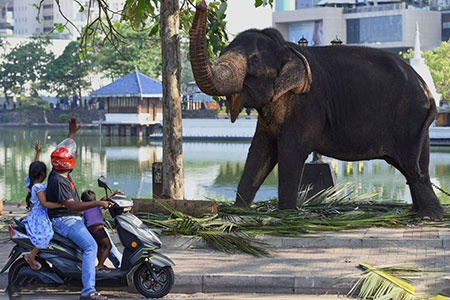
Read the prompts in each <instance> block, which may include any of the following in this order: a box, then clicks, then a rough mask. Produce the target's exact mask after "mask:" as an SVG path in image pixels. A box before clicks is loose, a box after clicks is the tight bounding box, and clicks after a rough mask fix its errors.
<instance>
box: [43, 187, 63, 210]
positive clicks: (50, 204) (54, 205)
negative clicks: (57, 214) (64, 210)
mask: <svg viewBox="0 0 450 300" xmlns="http://www.w3.org/2000/svg"><path fill="white" fill-rule="evenodd" d="M37 196H38V199H39V202H40V203H41V205H42V206H43V207H45V208H60V207H63V205H62V204H61V203H55V202H49V201H47V197H45V192H44V191H40V192H39V193H37Z"/></svg>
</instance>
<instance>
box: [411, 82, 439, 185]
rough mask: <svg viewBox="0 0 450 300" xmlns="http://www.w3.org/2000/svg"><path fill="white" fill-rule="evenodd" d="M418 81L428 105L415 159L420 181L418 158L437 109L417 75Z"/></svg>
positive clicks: (428, 90)
mask: <svg viewBox="0 0 450 300" xmlns="http://www.w3.org/2000/svg"><path fill="white" fill-rule="evenodd" d="M418 79H419V84H420V87H421V88H422V90H423V92H424V94H425V97H426V98H427V100H428V101H429V103H430V107H429V111H428V116H427V118H426V120H425V122H424V123H423V127H422V130H421V132H420V137H419V151H418V153H417V157H416V171H417V172H418V174H419V177H420V178H421V179H422V178H423V172H422V170H421V168H420V156H421V155H422V151H423V146H424V143H425V142H427V143H428V142H429V141H428V140H427V139H429V134H428V128H429V127H430V125H431V124H432V123H433V122H434V120H435V119H436V114H437V108H436V102H435V100H434V97H433V94H431V91H430V89H429V88H428V86H427V84H426V83H425V81H424V80H423V79H422V77H420V76H419V75H418Z"/></svg>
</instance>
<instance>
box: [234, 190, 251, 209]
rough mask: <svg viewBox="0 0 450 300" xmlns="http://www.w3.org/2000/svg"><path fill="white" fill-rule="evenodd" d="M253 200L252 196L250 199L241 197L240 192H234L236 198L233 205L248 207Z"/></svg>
mask: <svg viewBox="0 0 450 300" xmlns="http://www.w3.org/2000/svg"><path fill="white" fill-rule="evenodd" d="M252 202H253V198H251V199H250V200H249V199H248V198H247V197H243V196H242V195H241V194H239V193H237V194H236V200H235V201H234V206H235V207H249V206H250V205H251V204H252Z"/></svg>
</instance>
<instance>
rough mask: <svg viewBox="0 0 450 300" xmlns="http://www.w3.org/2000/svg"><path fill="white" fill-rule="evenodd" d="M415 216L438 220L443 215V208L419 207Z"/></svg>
mask: <svg viewBox="0 0 450 300" xmlns="http://www.w3.org/2000/svg"><path fill="white" fill-rule="evenodd" d="M417 216H418V217H419V218H421V219H423V220H433V221H440V220H442V218H443V217H444V210H443V209H442V207H441V206H437V207H425V208H419V209H418V210H417Z"/></svg>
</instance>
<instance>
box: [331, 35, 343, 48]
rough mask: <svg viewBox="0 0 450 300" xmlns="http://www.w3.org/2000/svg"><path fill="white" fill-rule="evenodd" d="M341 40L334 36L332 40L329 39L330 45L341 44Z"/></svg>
mask: <svg viewBox="0 0 450 300" xmlns="http://www.w3.org/2000/svg"><path fill="white" fill-rule="evenodd" d="M341 44H342V41H341V40H340V39H339V38H338V37H337V36H336V37H335V38H334V40H332V41H331V45H333V46H336V45H341Z"/></svg>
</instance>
